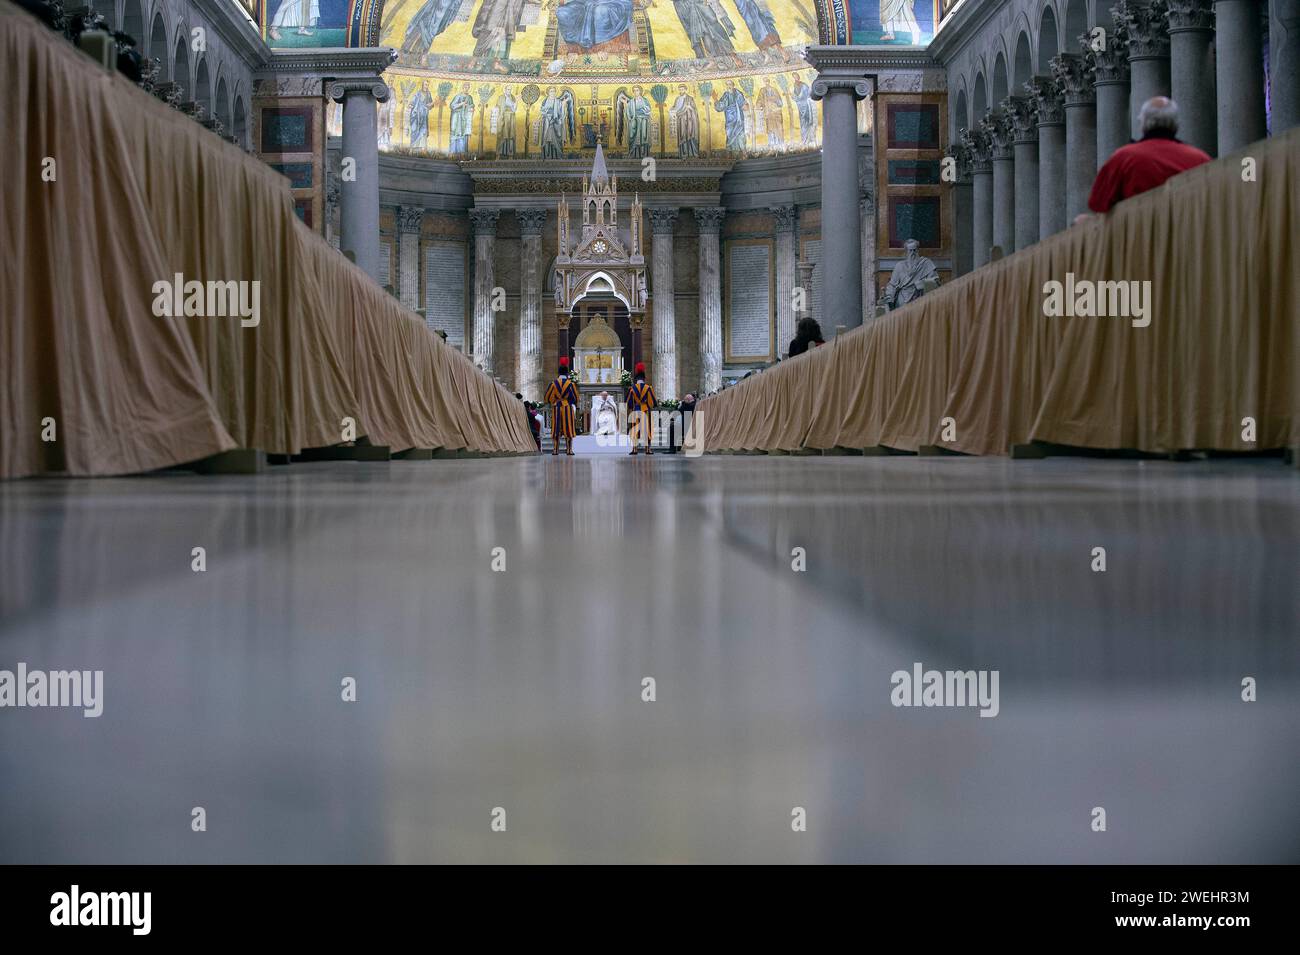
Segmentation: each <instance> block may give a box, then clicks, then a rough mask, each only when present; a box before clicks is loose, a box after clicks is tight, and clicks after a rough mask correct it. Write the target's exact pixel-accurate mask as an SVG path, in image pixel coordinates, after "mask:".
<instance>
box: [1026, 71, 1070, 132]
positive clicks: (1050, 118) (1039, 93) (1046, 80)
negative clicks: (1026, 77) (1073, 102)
mask: <svg viewBox="0 0 1300 955" xmlns="http://www.w3.org/2000/svg"><path fill="white" fill-rule="evenodd" d="M1025 92H1026V93H1027V94H1028V95H1029V96H1031V97H1032V98H1033V100H1034V108H1035V109H1037V110H1038V126H1039V128H1040V129H1041V128H1042V127H1044V126H1063V125H1065V110H1064V109H1063V105H1062V100H1061V85H1060V84H1059V83H1058V82H1056V77H1054V76H1035V77H1034V78H1033V79H1031V80H1030V81H1029V82H1028V83H1026V84H1025Z"/></svg>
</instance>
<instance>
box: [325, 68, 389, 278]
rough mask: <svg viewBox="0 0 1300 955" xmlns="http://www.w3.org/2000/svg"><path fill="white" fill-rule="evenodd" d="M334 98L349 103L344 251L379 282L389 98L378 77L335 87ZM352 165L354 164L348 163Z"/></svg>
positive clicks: (345, 132) (343, 178) (343, 204)
mask: <svg viewBox="0 0 1300 955" xmlns="http://www.w3.org/2000/svg"><path fill="white" fill-rule="evenodd" d="M330 98H331V99H333V100H334V101H335V102H338V103H342V104H343V141H342V149H343V162H344V163H345V167H344V169H343V175H342V176H341V177H340V183H339V189H340V196H339V213H340V217H341V218H342V220H343V221H342V222H341V223H340V229H339V231H340V233H341V234H342V237H341V240H340V242H339V248H340V249H341V250H342V251H344V252H351V253H352V255H353V257H354V258H355V259H356V263H357V265H359V266H360V267H361V268H362V269H363V270H364V271H365V273H366V274H367V275H369V276H370V277H371V278H372V279H374V280H375V281H376V282H378V281H379V129H378V125H377V119H376V114H375V106H376V103H382V102H383V101H384V100H386V99H388V87H387V86H385V85H384V84H383V83H382V82H381V81H380V80H379V79H378V78H377V77H376V78H375V79H367V80H347V81H343V82H338V83H334V84H332V85H331V86H330ZM348 160H351V163H349V162H348Z"/></svg>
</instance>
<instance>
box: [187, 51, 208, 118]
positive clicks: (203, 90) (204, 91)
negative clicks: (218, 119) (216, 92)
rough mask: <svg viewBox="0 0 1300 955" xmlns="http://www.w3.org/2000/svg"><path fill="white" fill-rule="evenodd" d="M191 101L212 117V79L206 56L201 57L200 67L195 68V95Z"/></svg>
mask: <svg viewBox="0 0 1300 955" xmlns="http://www.w3.org/2000/svg"><path fill="white" fill-rule="evenodd" d="M190 99H192V100H193V101H194V102H196V103H198V104H199V105H200V106H202V107H203V114H204V115H205V116H211V115H212V78H211V76H209V74H208V58H207V57H206V56H201V57H199V65H198V66H196V67H195V68H194V95H193V96H191V97H190Z"/></svg>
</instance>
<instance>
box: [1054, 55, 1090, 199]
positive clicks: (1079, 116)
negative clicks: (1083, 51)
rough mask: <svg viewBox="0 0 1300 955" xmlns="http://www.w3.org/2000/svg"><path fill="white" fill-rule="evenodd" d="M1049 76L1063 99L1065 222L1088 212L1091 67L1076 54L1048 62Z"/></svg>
mask: <svg viewBox="0 0 1300 955" xmlns="http://www.w3.org/2000/svg"><path fill="white" fill-rule="evenodd" d="M1052 72H1053V73H1055V74H1056V79H1057V82H1058V83H1059V84H1060V86H1061V92H1062V93H1063V94H1064V99H1065V221H1066V223H1067V224H1069V223H1071V222H1073V221H1074V217H1075V216H1077V215H1079V214H1080V213H1084V212H1087V211H1088V193H1089V192H1091V191H1092V181H1093V179H1095V178H1096V177H1097V101H1096V100H1095V99H1094V97H1093V92H1092V74H1093V70H1092V64H1091V63H1090V62H1089V61H1088V59H1087V58H1086V57H1084V56H1081V55H1080V54H1077V53H1061V54H1058V55H1057V56H1054V57H1053V58H1052Z"/></svg>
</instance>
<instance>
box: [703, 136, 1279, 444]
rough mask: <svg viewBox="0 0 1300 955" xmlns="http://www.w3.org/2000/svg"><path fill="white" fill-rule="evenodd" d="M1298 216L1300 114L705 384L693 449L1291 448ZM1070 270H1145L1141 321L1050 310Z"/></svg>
mask: <svg viewBox="0 0 1300 955" xmlns="http://www.w3.org/2000/svg"><path fill="white" fill-rule="evenodd" d="M1244 160H1251V161H1253V166H1254V168H1253V174H1254V178H1253V179H1251V178H1250V173H1251V171H1252V170H1251V169H1250V165H1251V163H1248V162H1244ZM1298 229H1300V129H1296V130H1291V131H1290V132H1289V133H1286V134H1285V135H1282V136H1278V137H1275V138H1273V139H1270V140H1268V141H1266V142H1262V143H1259V144H1256V145H1255V146H1253V147H1251V148H1250V149H1248V150H1245V151H1243V152H1242V153H1239V154H1237V155H1234V156H1228V157H1225V158H1222V159H1220V160H1218V161H1216V162H1214V163H1210V164H1207V165H1205V166H1201V167H1198V168H1196V169H1193V170H1191V171H1190V172H1187V173H1184V174H1183V175H1181V176H1178V177H1176V178H1174V179H1171V180H1170V181H1169V182H1168V183H1166V184H1165V185H1164V186H1162V187H1161V188H1159V189H1154V190H1152V191H1151V192H1148V193H1145V194H1143V195H1141V196H1138V197H1136V198H1134V199H1131V200H1129V201H1128V202H1125V203H1122V204H1121V205H1120V206H1118V207H1117V208H1116V209H1115V210H1114V211H1113V212H1112V213H1111V214H1110V215H1108V216H1106V217H1105V218H1101V219H1095V220H1091V221H1089V222H1087V223H1086V224H1083V225H1080V226H1076V227H1073V228H1070V229H1067V230H1065V231H1064V232H1061V233H1059V234H1057V235H1054V236H1051V237H1049V238H1048V239H1046V240H1044V241H1042V242H1040V243H1038V244H1037V245H1034V246H1032V247H1030V248H1028V249H1025V250H1022V251H1021V252H1018V253H1016V254H1015V255H1012V256H1010V257H1009V258H1006V259H1004V260H1002V261H1001V262H997V263H994V264H992V265H989V266H986V267H984V268H982V269H980V270H978V271H976V272H973V273H971V274H969V275H965V276H962V277H961V278H959V279H957V280H956V281H954V282H952V283H951V284H950V285H946V286H944V287H941V288H939V289H937V290H936V291H934V292H932V293H930V294H929V295H926V296H924V297H923V298H921V299H919V300H918V301H916V302H913V303H912V304H910V305H908V306H906V307H904V308H901V309H899V310H898V311H896V312H890V313H888V314H887V315H884V316H882V317H880V318H878V319H876V320H875V321H872V322H869V323H867V324H866V325H864V326H863V327H862V328H859V329H855V330H853V331H852V332H849V333H847V334H845V335H841V336H840V337H839V338H837V339H836V340H835V341H833V342H830V343H828V344H827V345H824V346H822V347H820V348H817V349H814V350H813V351H811V352H809V353H807V354H805V355H801V356H799V357H797V358H794V359H791V360H789V361H784V362H781V363H780V364H779V365H777V366H776V367H774V368H770V369H768V370H766V371H764V372H763V373H762V374H760V375H757V376H755V377H753V378H751V379H749V380H747V381H745V382H743V383H741V384H738V385H736V386H735V387H733V388H730V389H728V390H726V391H724V392H722V393H720V394H718V395H714V396H712V397H710V398H708V399H706V400H705V401H703V402H701V404H700V406H699V410H700V413H701V424H702V425H703V428H704V443H705V449H706V450H709V451H718V450H795V449H798V448H814V449H826V448H832V447H836V446H839V447H847V448H863V447H874V446H878V445H883V446H886V447H891V448H896V449H899V450H904V451H915V450H917V449H918V448H919V447H921V446H922V445H937V446H940V447H946V448H949V449H951V450H955V451H961V452H965V453H969V454H1007V453H1008V452H1009V451H1010V449H1011V447H1012V445H1015V444H1024V443H1028V442H1030V441H1035V440H1037V441H1045V442H1051V443H1055V444H1063V445H1072V446H1076V447H1085V448H1096V449H1133V450H1140V451H1149V452H1156V453H1165V452H1171V451H1178V450H1185V449H1186V450H1194V449H1203V450H1225V451H1250V450H1263V449H1273V448H1279V447H1283V446H1287V445H1290V446H1295V445H1297V444H1300V378H1298V377H1297V372H1296V368H1297V357H1298V352H1300V332H1298V331H1297V324H1300V302H1298V301H1297V283H1300V241H1298V240H1297V238H1296V236H1297V230H1298ZM1067 273H1073V275H1074V278H1075V280H1076V282H1077V281H1080V280H1087V281H1120V280H1124V281H1138V282H1148V281H1149V282H1150V283H1151V284H1150V293H1151V295H1150V324H1149V325H1148V326H1147V327H1144V328H1143V327H1134V326H1133V324H1132V322H1131V320H1130V319H1129V318H1125V317H1096V318H1082V317H1047V316H1046V315H1045V314H1044V299H1045V284H1046V283H1047V282H1049V281H1053V280H1055V281H1058V282H1062V283H1064V282H1066V275H1067ZM826 293H827V294H828V295H833V294H834V290H833V289H827V290H826ZM946 418H951V419H952V421H951V427H952V429H953V431H955V436H954V437H953V439H952V440H948V441H945V440H943V434H944V426H943V425H944V419H946ZM1245 418H1253V419H1254V420H1255V422H1256V440H1255V441H1254V442H1253V443H1251V442H1249V441H1247V440H1245V439H1244V438H1243V423H1242V422H1243V419H1245Z"/></svg>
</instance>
